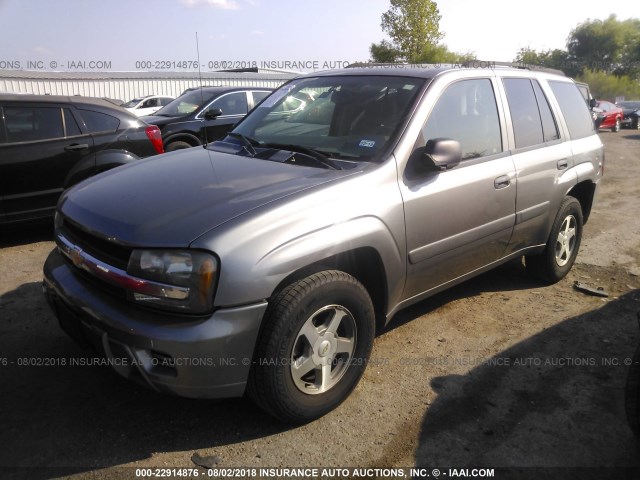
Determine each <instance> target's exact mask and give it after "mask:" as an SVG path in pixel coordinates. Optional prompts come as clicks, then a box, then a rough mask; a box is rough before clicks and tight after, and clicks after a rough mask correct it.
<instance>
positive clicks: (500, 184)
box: [493, 175, 511, 190]
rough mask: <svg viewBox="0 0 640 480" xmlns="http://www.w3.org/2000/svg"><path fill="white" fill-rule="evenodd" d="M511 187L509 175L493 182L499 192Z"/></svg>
mask: <svg viewBox="0 0 640 480" xmlns="http://www.w3.org/2000/svg"><path fill="white" fill-rule="evenodd" d="M509 185H511V178H510V177H509V175H502V176H500V177H498V178H496V179H495V180H494V181H493V186H494V187H495V188H496V189H498V190H499V189H501V188H507V187H508V186H509Z"/></svg>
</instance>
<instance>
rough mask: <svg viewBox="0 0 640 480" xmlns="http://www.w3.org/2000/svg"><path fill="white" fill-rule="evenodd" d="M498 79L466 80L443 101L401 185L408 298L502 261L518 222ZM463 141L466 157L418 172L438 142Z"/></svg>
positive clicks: (444, 95) (444, 94)
mask: <svg viewBox="0 0 640 480" xmlns="http://www.w3.org/2000/svg"><path fill="white" fill-rule="evenodd" d="M495 90H496V86H495V79H494V78H493V77H486V78H482V77H480V78H472V79H464V80H459V81H456V82H454V83H451V84H449V85H448V86H446V87H445V88H444V90H443V91H442V93H441V94H440V96H439V98H438V99H437V101H436V103H435V105H434V107H433V109H432V111H431V113H430V114H429V116H428V118H427V121H426V123H425V124H424V127H423V129H422V133H421V136H420V138H418V139H417V142H416V146H417V148H415V150H414V152H413V154H412V157H411V158H410V160H409V163H408V164H407V168H406V170H405V172H404V175H403V178H402V181H401V182H400V189H401V191H402V196H403V199H404V204H405V219H406V232H407V252H408V258H407V283H406V286H405V295H404V296H405V298H411V297H414V296H417V295H420V294H421V293H422V292H425V291H428V290H431V289H433V288H435V287H438V286H439V285H443V284H445V283H446V282H448V281H451V280H454V279H456V278H458V277H460V276H462V275H465V274H467V273H470V272H472V271H474V270H476V269H478V268H481V267H483V266H485V265H487V264H490V263H491V262H493V261H495V260H497V259H499V258H500V257H501V256H502V255H503V253H504V252H505V250H506V248H507V244H508V242H509V239H510V237H511V233H512V230H513V225H514V221H515V198H516V185H515V169H514V165H513V162H512V160H511V156H510V155H509V152H508V151H507V150H506V149H505V148H504V147H503V140H502V137H503V128H502V122H501V120H500V116H501V114H500V110H499V109H498V104H497V102H496V94H495ZM435 138H451V139H454V140H457V141H458V142H460V144H461V147H462V155H463V159H462V161H461V162H460V164H459V165H457V166H455V167H453V168H452V169H450V170H445V171H426V172H424V171H423V172H415V171H414V170H413V168H412V163H413V162H416V161H417V160H418V156H419V155H420V154H421V149H423V146H424V145H425V144H426V142H427V141H428V140H430V139H435Z"/></svg>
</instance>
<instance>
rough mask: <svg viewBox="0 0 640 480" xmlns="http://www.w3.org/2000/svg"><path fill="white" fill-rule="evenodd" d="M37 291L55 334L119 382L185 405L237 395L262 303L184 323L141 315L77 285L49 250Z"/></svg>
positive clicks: (81, 281) (84, 283)
mask: <svg viewBox="0 0 640 480" xmlns="http://www.w3.org/2000/svg"><path fill="white" fill-rule="evenodd" d="M43 290H44V293H45V296H46V298H47V301H48V302H49V305H50V306H51V308H52V309H53V311H54V313H55V314H56V316H57V317H58V320H59V321H60V325H61V327H62V328H63V329H64V330H65V331H66V332H67V333H68V334H69V335H70V336H71V337H72V338H74V340H76V341H77V342H78V343H80V344H89V345H90V346H92V347H93V348H94V349H95V350H96V351H97V352H98V353H99V354H101V355H103V356H104V357H105V358H106V359H107V362H108V363H109V365H111V366H112V368H113V369H114V370H115V371H116V372H117V373H119V374H120V375H122V376H124V377H126V378H129V379H131V380H133V381H136V382H138V383H143V384H146V385H149V386H151V387H152V388H154V389H155V390H158V391H161V392H167V393H172V394H176V395H180V396H184V397H191V398H225V397H237V396H241V395H242V394H243V393H244V390H245V387H246V383H247V378H248V376H249V370H250V368H251V361H252V357H253V350H254V346H255V343H256V339H257V337H258V331H259V329H260V324H261V322H262V317H263V314H264V312H265V310H266V308H267V303H266V302H264V301H263V302H258V303H255V304H252V305H247V306H243V307H237V308H225V309H220V310H217V311H215V312H214V313H213V314H211V315H210V316H208V317H205V318H202V317H198V318H190V317H185V316H180V315H175V314H168V313H164V312H155V311H151V310H144V309H141V308H139V307H137V306H134V305H131V304H129V303H127V302H126V301H125V300H120V299H118V298H115V297H114V296H113V295H111V294H109V293H107V292H105V291H103V290H102V289H100V288H99V287H97V286H95V285H93V284H92V283H91V282H89V281H88V280H87V279H85V278H84V277H83V276H82V274H81V273H79V272H78V271H76V270H75V268H74V267H72V266H71V265H70V264H69V263H67V261H66V260H65V259H64V258H63V256H62V255H61V254H60V252H59V251H58V249H57V248H56V249H54V250H53V251H52V252H51V253H50V254H49V257H48V258H47V261H46V262H45V265H44V282H43Z"/></svg>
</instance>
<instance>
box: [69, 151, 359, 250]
mask: <svg viewBox="0 0 640 480" xmlns="http://www.w3.org/2000/svg"><path fill="white" fill-rule="evenodd" d="M354 170H359V169H354ZM354 170H350V171H344V170H326V169H319V168H312V167H303V166H296V165H291V164H282V163H277V162H272V161H268V160H260V159H254V158H250V157H242V156H238V155H231V154H226V153H220V152H213V151H209V150H206V149H204V148H202V149H200V148H192V149H187V150H179V151H176V152H173V153H169V154H165V155H159V156H155V157H151V158H149V159H147V160H141V161H138V162H134V163H132V164H129V165H126V166H122V167H118V168H116V169H114V170H110V171H108V172H105V173H102V174H100V175H97V176H95V177H92V178H90V179H88V180H85V181H84V182H82V183H79V184H78V185H76V186H75V187H73V188H71V189H70V190H68V191H67V192H65V193H64V194H63V196H62V198H61V199H60V203H59V204H58V209H59V210H60V211H61V212H62V213H63V215H64V216H65V217H67V218H70V219H71V220H73V221H74V222H76V223H78V224H80V225H82V226H83V227H84V228H85V229H87V230H88V231H90V232H92V233H94V234H96V235H99V236H102V237H104V238H109V239H113V240H115V241H117V242H118V243H121V244H124V245H129V246H149V247H185V246H187V245H189V244H190V243H191V242H192V241H193V240H195V239H196V238H197V237H199V236H200V235H202V234H203V233H205V232H207V231H208V230H211V229H212V228H215V227H217V226H219V225H221V224H222V223H224V222H226V221H228V220H230V219H232V218H235V217H237V216H239V215H242V214H244V213H246V212H249V211H250V210H253V209H256V208H258V207H261V206H263V205H266V204H268V203H270V202H273V201H275V200H278V199H280V198H283V197H285V196H287V195H291V194H294V193H296V192H299V191H301V190H305V189H308V188H311V187H314V186H316V185H320V184H323V183H326V182H331V181H333V180H336V179H339V178H343V177H346V176H348V175H352V174H355V173H356V172H355V171H354Z"/></svg>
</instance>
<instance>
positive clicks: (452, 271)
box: [44, 66, 604, 422]
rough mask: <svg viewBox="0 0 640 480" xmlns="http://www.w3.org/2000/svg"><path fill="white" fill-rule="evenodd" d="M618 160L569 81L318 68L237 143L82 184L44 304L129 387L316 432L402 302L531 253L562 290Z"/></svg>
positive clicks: (273, 99) (458, 71) (50, 264)
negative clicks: (243, 403) (293, 101)
mask: <svg viewBox="0 0 640 480" xmlns="http://www.w3.org/2000/svg"><path fill="white" fill-rule="evenodd" d="M292 97H295V98H305V99H308V101H305V104H304V106H302V107H301V108H298V109H296V110H295V111H291V110H290V109H288V108H285V104H286V102H287V101H288V99H290V98H292ZM603 166H604V153H603V146H602V143H601V142H600V139H599V137H598V136H597V134H596V132H595V131H594V125H593V122H592V121H591V116H590V114H589V110H588V107H587V105H586V103H585V101H584V98H583V97H582V95H581V94H580V91H579V90H578V88H577V86H576V84H575V83H574V82H573V81H572V80H571V79H569V78H566V77H563V76H560V75H555V74H550V73H546V72H540V71H536V72H532V71H528V70H521V69H514V68H506V67H498V66H495V67H493V68H456V67H439V68H432V67H428V66H424V67H422V68H404V67H399V66H396V67H387V68H354V69H345V70H341V71H331V72H322V73H314V74H310V75H307V76H301V77H298V78H296V79H294V80H292V81H290V82H289V83H287V84H285V85H284V86H282V87H281V88H280V89H278V90H277V91H275V92H274V93H273V94H272V95H270V96H269V97H267V98H266V99H265V100H264V101H263V102H262V103H261V104H260V105H259V106H258V107H257V108H256V109H254V110H253V111H252V112H251V113H250V114H249V115H248V116H247V117H246V118H245V119H244V120H243V121H242V122H241V123H239V124H238V125H237V126H236V128H235V129H234V130H233V131H232V132H230V133H229V134H228V135H227V136H226V137H224V138H223V139H222V140H220V141H216V142H213V143H211V144H209V145H207V146H206V147H204V148H194V149H189V150H183V151H178V152H172V153H169V154H165V155H162V156H160V157H156V158H155V159H154V160H153V161H141V162H136V163H135V164H132V165H129V166H125V167H122V168H119V169H117V170H115V171H113V172H107V173H104V174H101V175H99V176H98V177H95V178H93V179H89V180H86V181H84V182H83V183H81V184H79V185H78V186H76V187H75V188H73V189H71V190H69V191H67V192H66V193H65V194H64V196H63V197H62V198H61V200H60V202H59V204H58V209H57V217H56V226H55V228H56V231H55V238H56V242H57V248H56V249H55V250H54V251H53V252H51V254H50V256H49V258H48V259H47V261H46V264H45V266H44V277H45V280H44V287H45V292H46V295H47V298H48V300H49V302H50V304H51V306H52V308H53V310H54V311H55V313H56V315H57V316H58V318H59V320H60V323H61V326H62V328H64V330H65V331H67V332H68V333H69V334H70V335H71V336H72V337H74V338H75V339H76V340H77V341H78V342H80V343H82V344H89V345H92V346H93V347H94V348H95V349H96V350H97V351H99V352H100V353H101V354H103V355H105V356H106V357H107V358H108V359H109V360H110V361H111V364H112V365H113V368H114V369H115V370H116V371H117V372H118V373H120V374H121V375H123V376H125V377H128V378H130V379H132V380H136V381H138V382H141V383H144V384H146V385H149V386H151V387H152V388H154V389H156V390H158V391H162V392H170V393H173V394H178V395H183V396H187V397H201V398H219V397H233V396H241V395H243V394H244V393H245V392H247V393H248V395H249V396H250V397H251V398H252V399H253V400H254V401H255V402H256V403H257V404H258V405H260V406H261V407H262V408H263V409H264V410H266V411H267V412H269V413H270V414H272V415H274V416H276V417H278V418H280V419H282V420H285V421H289V422H306V421H310V420H313V419H315V418H317V417H319V416H321V415H324V414H325V413H327V412H329V411H330V410H332V409H333V408H335V407H336V406H337V405H339V404H340V403H341V402H342V401H343V400H344V399H345V398H346V397H347V396H348V395H349V393H350V392H351V391H352V390H353V389H354V388H355V386H356V384H357V383H358V380H359V379H360V377H361V376H362V374H363V372H364V369H365V367H366V365H367V363H368V359H369V355H370V352H371V348H372V344H373V340H374V335H375V331H376V327H379V326H382V325H385V324H386V323H387V322H388V321H389V320H390V319H391V318H392V317H393V316H394V314H395V313H396V312H398V311H399V310H400V309H402V308H404V307H407V306H408V305H411V304H414V303H416V302H419V301H420V300H423V299H425V298H427V297H429V296H430V295H433V294H435V293H437V292H439V291H442V290H444V289H446V288H448V287H451V286H452V285H455V284H458V283H460V282H462V281H464V280H466V279H468V278H470V277H473V276H475V275H478V274H480V273H482V272H485V271H487V270H489V269H491V268H493V267H495V266H497V265H499V264H501V263H504V262H507V261H509V260H512V259H516V258H520V257H523V256H524V257H525V261H526V266H527V268H528V269H530V270H531V272H532V273H533V274H535V275H536V276H537V277H539V278H540V279H542V280H543V281H545V282H556V281H558V280H560V279H561V278H563V277H564V276H565V275H566V274H567V272H568V271H569V270H570V269H571V267H572V265H573V263H574V260H575V258H576V255H577V252H578V248H579V246H580V239H581V236H582V229H583V224H584V223H585V222H586V220H587V219H588V217H589V212H590V211H591V206H592V203H593V199H594V196H595V193H596V190H597V186H598V183H599V181H600V179H601V177H602V173H603Z"/></svg>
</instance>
